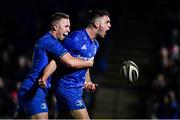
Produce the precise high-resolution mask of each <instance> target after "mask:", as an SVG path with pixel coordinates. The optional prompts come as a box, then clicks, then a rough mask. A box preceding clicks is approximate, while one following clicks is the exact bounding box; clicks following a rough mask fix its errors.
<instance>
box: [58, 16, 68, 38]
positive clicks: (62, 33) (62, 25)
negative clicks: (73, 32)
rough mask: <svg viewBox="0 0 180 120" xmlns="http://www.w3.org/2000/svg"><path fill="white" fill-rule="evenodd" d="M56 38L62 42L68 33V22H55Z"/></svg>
mask: <svg viewBox="0 0 180 120" xmlns="http://www.w3.org/2000/svg"><path fill="white" fill-rule="evenodd" d="M56 31H57V38H58V39H60V40H63V39H64V38H65V37H66V36H67V35H68V33H69V32H70V20H69V19H61V20H59V21H58V22H57V29H56Z"/></svg>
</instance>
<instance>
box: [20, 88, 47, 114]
mask: <svg viewBox="0 0 180 120" xmlns="http://www.w3.org/2000/svg"><path fill="white" fill-rule="evenodd" d="M27 93H28V91H27V90H26V89H24V88H20V90H19V92H18V107H17V112H19V113H25V115H26V116H27V117H30V116H32V115H35V114H38V113H42V112H48V105H47V100H46V96H47V93H46V90H45V89H43V88H38V89H37V90H36V92H35V93H34V94H33V95H32V94H31V95H29V94H27ZM26 94H27V95H26Z"/></svg>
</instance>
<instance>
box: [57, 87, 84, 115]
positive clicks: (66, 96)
mask: <svg viewBox="0 0 180 120" xmlns="http://www.w3.org/2000/svg"><path fill="white" fill-rule="evenodd" d="M82 92H83V89H82V87H81V88H74V87H72V88H71V87H66V86H63V85H61V86H56V87H55V89H54V93H55V97H56V99H57V107H58V110H59V112H60V111H61V110H67V111H71V110H79V109H83V108H86V106H85V103H84V101H83V99H82Z"/></svg>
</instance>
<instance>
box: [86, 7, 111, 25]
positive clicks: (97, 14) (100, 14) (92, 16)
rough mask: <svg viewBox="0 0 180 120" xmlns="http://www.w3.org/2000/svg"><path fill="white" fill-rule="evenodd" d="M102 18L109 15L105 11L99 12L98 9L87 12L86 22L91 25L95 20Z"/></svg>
mask: <svg viewBox="0 0 180 120" xmlns="http://www.w3.org/2000/svg"><path fill="white" fill-rule="evenodd" d="M103 16H110V14H109V13H108V12H107V11H106V10H99V9H94V10H89V16H88V22H89V24H93V23H94V20H95V19H96V18H99V17H103Z"/></svg>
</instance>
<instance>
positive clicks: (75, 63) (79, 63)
mask: <svg viewBox="0 0 180 120" xmlns="http://www.w3.org/2000/svg"><path fill="white" fill-rule="evenodd" d="M61 62H62V63H63V64H65V65H66V66H67V67H71V68H75V69H78V68H86V67H92V66H93V60H89V61H85V60H80V59H77V58H74V57H72V56H71V55H70V54H66V55H64V56H63V57H62V58H61Z"/></svg>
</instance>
